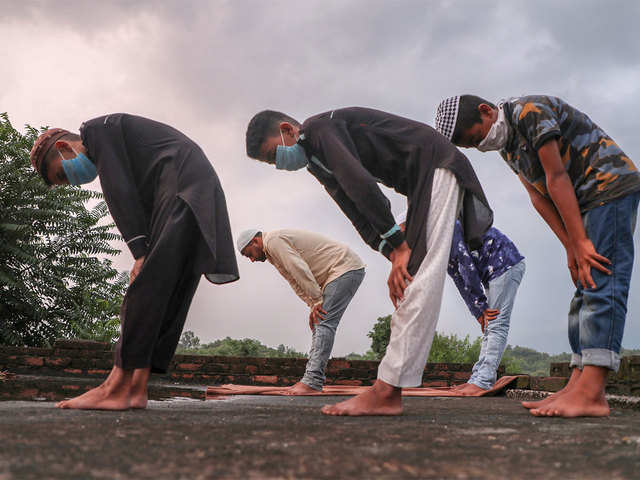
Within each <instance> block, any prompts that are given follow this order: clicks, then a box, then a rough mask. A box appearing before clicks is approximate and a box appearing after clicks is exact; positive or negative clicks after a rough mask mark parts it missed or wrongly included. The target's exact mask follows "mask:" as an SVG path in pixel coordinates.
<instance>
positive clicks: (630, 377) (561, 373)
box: [550, 355, 640, 396]
mask: <svg viewBox="0 0 640 480" xmlns="http://www.w3.org/2000/svg"><path fill="white" fill-rule="evenodd" d="M550 374H551V376H552V377H567V378H568V377H569V375H571V369H570V368H569V363H566V362H563V363H552V364H551V368H550ZM607 393H610V394H614V395H633V396H640V355H632V356H629V357H623V358H622V359H621V360H620V368H619V369H618V371H617V372H615V373H614V372H611V373H610V374H609V378H608V380H607Z"/></svg>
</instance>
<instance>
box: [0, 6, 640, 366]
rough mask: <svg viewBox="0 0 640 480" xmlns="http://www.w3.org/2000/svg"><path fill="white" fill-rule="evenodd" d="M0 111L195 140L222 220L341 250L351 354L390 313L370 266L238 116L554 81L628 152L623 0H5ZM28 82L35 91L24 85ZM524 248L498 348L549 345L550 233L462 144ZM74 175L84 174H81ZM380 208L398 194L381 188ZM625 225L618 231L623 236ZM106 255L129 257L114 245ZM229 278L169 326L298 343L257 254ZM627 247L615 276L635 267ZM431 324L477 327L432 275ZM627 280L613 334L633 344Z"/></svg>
mask: <svg viewBox="0 0 640 480" xmlns="http://www.w3.org/2000/svg"><path fill="white" fill-rule="evenodd" d="M0 4H1V5H0V6H2V11H3V15H2V17H0V40H1V41H2V44H3V46H4V49H5V53H6V56H7V58H6V59H5V60H4V61H3V62H2V64H0V76H1V78H3V84H4V87H3V89H2V90H0V105H2V107H0V110H2V111H4V110H6V111H7V112H8V113H9V115H10V118H11V119H12V120H13V121H14V123H15V124H17V125H19V124H22V123H29V124H32V125H52V126H62V127H66V128H77V127H78V126H79V125H80V123H81V122H82V121H84V120H86V119H88V118H92V117H94V116H97V115H101V114H105V113H109V112H114V111H127V112H130V113H135V114H139V115H143V116H147V117H151V118H154V119H157V120H160V121H164V122H166V123H169V124H171V125H173V126H175V127H177V128H178V129H180V130H182V131H183V132H185V133H186V134H187V135H189V136H191V137H192V138H193V139H194V140H196V141H197V142H198V143H199V144H200V145H201V146H202V147H203V149H204V151H205V152H206V153H207V155H208V157H209V159H210V160H211V162H212V164H213V165H214V167H215V169H216V171H217V172H218V174H219V175H220V177H221V180H222V183H223V186H224V188H225V191H226V195H227V202H228V206H229V211H230V216H231V223H232V228H233V231H234V233H237V232H240V231H241V230H243V229H245V228H249V227H254V226H255V227H258V228H261V229H264V230H269V229H276V228H281V227H295V228H304V229H308V230H313V231H318V232H321V233H324V234H326V235H328V236H330V237H333V238H335V239H337V240H340V241H343V242H346V243H348V244H349V245H351V246H352V247H353V248H354V249H355V250H356V251H357V252H358V253H359V254H360V255H361V256H362V258H363V259H364V260H365V262H366V263H367V277H366V278H365V281H364V283H363V285H362V287H361V288H360V290H359V292H358V294H357V295H356V297H355V298H354V300H353V302H352V304H351V306H350V307H349V309H348V310H347V313H346V314H345V317H344V319H343V321H342V323H341V326H340V329H339V334H338V337H337V339H336V346H335V349H334V355H342V354H346V353H349V352H351V351H356V352H362V351H364V350H366V349H367V348H368V346H369V339H368V338H367V337H366V333H367V332H368V331H369V330H370V328H371V326H372V325H373V323H374V322H375V319H376V317H378V316H382V315H386V314H388V313H391V311H392V306H391V303H390V301H389V300H388V298H387V291H386V277H387V275H388V270H389V264H388V262H387V261H386V260H385V259H384V258H382V257H381V256H380V255H378V254H377V253H376V252H373V251H371V250H369V249H368V247H367V246H366V245H365V244H364V243H363V242H362V241H361V240H360V238H359V237H358V236H357V234H356V233H355V230H354V229H353V227H352V226H351V224H350V223H349V221H348V220H347V219H346V218H345V217H344V216H343V215H342V214H341V213H340V211H339V209H338V208H337V206H336V205H335V204H334V203H333V201H332V200H331V199H330V197H329V196H328V195H327V194H326V192H324V190H323V189H322V188H321V186H320V185H319V184H318V183H317V181H316V180H315V179H313V178H312V177H311V176H310V175H308V174H306V172H296V173H282V172H276V171H275V170H274V169H272V168H269V167H267V166H265V165H262V164H259V163H257V162H254V161H252V160H249V159H247V158H246V155H245V150H244V135H245V129H246V125H247V123H248V121H249V119H250V118H251V116H252V115H253V114H254V113H256V112H258V111H260V110H262V109H265V108H272V109H278V110H282V111H285V112H287V113H289V114H291V115H293V116H294V117H296V118H298V119H299V120H301V121H302V120H304V119H305V118H307V117H309V116H311V115H313V114H316V113H319V112H322V111H326V110H331V109H334V108H337V107H342V106H352V105H362V106H369V107H374V108H379V109H382V110H387V111H390V112H393V113H396V114H400V115H404V116H407V117H411V118H414V119H417V120H421V121H424V122H427V123H432V122H433V117H434V113H435V108H436V106H437V104H438V103H439V101H440V100H441V99H442V98H444V97H446V96H450V95H455V94H460V93H474V94H478V95H480V96H483V97H485V98H487V99H490V100H494V101H496V100H499V99H500V98H505V97H510V96H518V95H522V94H531V93H543V94H551V95H557V96H560V97H562V98H564V99H565V100H567V101H569V102H570V103H572V104H573V105H575V106H576V107H578V108H579V109H581V110H583V111H585V112H586V113H587V114H589V115H590V116H591V117H592V118H594V119H595V121H596V122H597V123H599V124H600V125H601V126H602V127H603V128H604V129H605V130H606V131H607V132H608V133H609V134H610V135H611V136H612V137H613V138H614V139H615V140H616V141H617V142H618V143H619V144H620V145H621V146H622V148H623V149H624V150H625V152H626V153H627V154H628V155H629V156H630V157H631V158H632V159H634V160H635V162H636V165H638V164H639V163H640V138H639V137H638V136H637V134H636V132H637V128H638V120H637V118H636V117H635V113H634V112H637V111H638V109H639V107H640V95H639V93H640V92H639V89H640V63H639V60H638V59H639V58H640V55H639V54H640V51H639V50H640V42H638V41H637V26H636V23H637V19H638V18H639V17H640V4H639V3H637V2H625V1H609V2H601V1H592V0H588V1H584V0H581V1H577V0H576V1H561V2H558V1H540V2H530V1H521V0H517V1H507V0H504V1H497V2H496V1H471V0H469V1H409V0H404V1H402V0H401V1H381V0H353V1H337V0H333V1H328V0H308V1H305V2H293V1H283V0H282V1H281V0H277V1H276V0H274V1H257V0H254V1H248V0H230V1H204V0H202V1H196V0H192V1H172V2H169V1H151V0H149V1H136V2H130V1H124V0H123V1H103V2H85V1H81V0H77V1H70V0H69V1H62V0H60V1H56V2H51V1H45V0H42V1H22V2H18V1H9V0H5V1H2V2H0ZM44 87H46V88H44ZM464 153H465V154H467V155H468V156H469V158H470V159H471V161H472V163H473V165H474V167H475V168H476V171H477V173H478V176H479V178H480V180H481V181H482V183H483V186H484V188H485V191H486V193H487V196H488V198H489V200H490V202H491V204H492V206H493V208H494V210H495V213H496V226H497V227H498V228H500V229H501V230H503V231H504V232H505V233H507V234H508V235H509V236H510V237H511V238H512V239H513V240H514V242H515V243H516V244H517V245H518V247H519V248H520V250H521V251H522V252H523V254H524V255H525V257H526V261H527V274H526V275H525V279H524V281H523V283H522V286H521V289H520V293H519V296H518V299H517V301H516V306H515V309H514V313H513V316H512V329H511V333H510V338H509V342H510V343H511V344H519V345H525V346H531V347H534V348H537V349H540V350H545V351H550V352H558V351H563V350H564V351H567V350H568V349H569V346H568V342H567V334H566V330H567V318H566V317H567V310H568V305H569V300H570V298H571V296H572V286H571V284H570V279H569V275H568V272H567V271H566V268H565V266H564V265H565V263H566V259H565V255H564V252H563V249H562V248H561V245H560V244H559V242H558V241H557V240H556V239H555V238H554V237H553V234H552V233H551V232H550V230H549V229H548V227H547V226H546V225H545V224H544V222H543V221H542V220H541V219H540V218H539V217H538V216H537V214H536V213H535V212H534V210H533V208H532V207H531V206H530V204H529V200H528V197H527V195H526V193H525V191H524V189H523V188H522V186H521V185H520V183H519V182H518V180H517V178H516V177H515V176H514V175H513V174H512V173H511V171H510V170H509V169H508V167H507V166H506V165H505V164H504V162H503V161H502V160H501V159H500V158H499V156H498V155H497V154H495V153H493V154H481V153H479V152H476V151H464ZM91 187H92V188H99V185H98V184H97V183H95V184H92V185H91ZM383 190H384V192H385V193H386V194H388V195H389V198H390V199H391V202H392V206H393V210H394V212H395V213H399V212H400V211H401V210H403V209H404V207H405V203H406V202H405V199H404V198H403V197H400V196H399V195H397V194H395V193H394V192H392V191H390V190H388V189H384V188H383ZM636 237H637V235H636ZM120 248H122V249H123V253H122V254H121V255H120V256H119V257H118V258H117V260H116V262H117V265H118V266H119V267H120V268H121V269H128V268H130V265H131V262H132V259H131V257H130V255H129V253H128V252H127V251H126V247H125V246H124V245H123V244H122V245H120ZM238 262H239V264H240V273H241V281H240V282H237V283H235V284H232V285H229V286H224V287H214V286H212V285H209V284H207V283H206V282H202V283H201V285H200V288H199V290H198V293H197V294H196V297H195V299H194V303H193V305H192V308H191V312H190V314H189V318H188V320H187V326H186V328H187V329H191V330H194V331H195V332H196V334H198V336H200V338H201V339H202V340H203V341H210V340H213V339H215V338H220V337H224V336H227V335H230V336H232V337H236V338H243V337H252V338H258V339H260V340H261V341H263V342H265V343H267V344H270V345H276V344H279V343H284V344H288V345H291V346H294V347H296V348H298V349H306V348H308V346H309V344H310V335H309V333H308V327H307V326H306V324H307V322H306V316H307V310H306V306H305V305H304V304H303V303H302V302H300V301H299V300H298V299H297V297H296V296H295V295H294V294H293V292H292V291H291V290H290V288H289V286H288V285H287V284H286V282H285V281H284V280H282V279H281V278H280V277H279V275H278V273H277V272H276V270H275V269H274V268H273V267H271V266H270V265H269V264H260V265H256V264H250V263H249V262H248V261H247V260H246V259H244V258H239V259H238ZM638 263H640V262H639V261H637V260H636V265H635V267H636V268H635V274H636V277H637V276H638ZM446 285H447V286H446V289H445V297H444V300H443V304H442V310H441V318H440V323H439V326H438V329H439V331H441V332H446V333H457V334H459V335H465V334H470V335H472V336H475V335H477V334H479V329H478V327H477V324H476V322H475V320H474V319H473V318H471V316H470V315H469V313H468V312H467V311H466V308H465V306H464V303H463V302H462V300H461V299H460V298H459V296H458V294H457V291H456V290H455V288H454V287H453V284H452V282H450V281H447V283H446ZM637 291H638V279H637V278H635V279H634V282H633V284H632V289H631V295H630V305H629V315H628V319H627V328H626V335H625V340H624V345H625V346H627V347H634V346H635V347H637V346H638V345H640V325H639V323H640V300H639V299H637V298H636V297H638V295H637V294H635V293H636V292H637Z"/></svg>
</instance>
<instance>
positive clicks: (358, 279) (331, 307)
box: [302, 268, 364, 390]
mask: <svg viewBox="0 0 640 480" xmlns="http://www.w3.org/2000/svg"><path fill="white" fill-rule="evenodd" d="M363 278H364V268H361V269H359V270H351V271H349V272H346V273H343V274H342V275H340V276H339V277H338V278H336V279H335V280H333V281H332V282H329V283H328V284H327V286H326V287H324V293H323V295H322V299H323V300H322V308H323V309H324V310H325V311H326V312H327V314H326V315H325V316H324V319H323V320H320V322H319V323H318V324H317V325H316V327H315V328H314V329H313V339H312V341H311V351H310V352H309V360H308V361H307V369H306V371H305V372H304V377H302V383H304V384H305V385H307V386H309V387H311V388H313V389H315V390H322V386H323V385H324V380H325V375H324V370H325V368H326V367H327V362H328V361H329V355H331V350H332V349H333V341H334V339H335V336H336V329H337V328H338V324H339V323H340V319H341V318H342V315H343V314H344V311H345V310H346V309H347V306H349V302H351V299H352V298H353V296H354V295H355V294H356V291H358V287H359V286H360V284H361V283H362V279H363Z"/></svg>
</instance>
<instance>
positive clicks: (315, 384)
mask: <svg viewBox="0 0 640 480" xmlns="http://www.w3.org/2000/svg"><path fill="white" fill-rule="evenodd" d="M300 381H301V382H302V383H304V384H305V385H306V386H307V387H311V388H313V389H314V390H318V391H320V390H322V383H321V382H314V381H313V380H309V379H308V378H307V377H303V378H302V380H300Z"/></svg>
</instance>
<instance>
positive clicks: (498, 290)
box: [447, 221, 525, 395]
mask: <svg viewBox="0 0 640 480" xmlns="http://www.w3.org/2000/svg"><path fill="white" fill-rule="evenodd" d="M524 271H525V264H524V257H523V256H522V255H521V254H520V252H519V251H518V249H517V248H516V246H515V245H514V244H513V242H512V241H511V240H509V238H507V236H506V235H504V234H503V233H502V232H500V230H498V229H497V228H495V227H491V228H490V229H489V230H488V231H487V233H485V235H484V236H483V237H482V246H481V247H480V248H479V249H478V250H470V249H469V247H468V246H467V244H466V243H465V241H464V234H463V231H462V226H461V224H460V222H459V221H458V222H456V225H455V228H454V231H453V241H452V242H451V254H450V256H449V265H448V268H447V272H448V273H449V276H451V278H452V279H453V281H454V283H455V284H456V287H458V291H459V292H460V295H461V296H462V298H463V300H464V302H465V303H466V304H467V307H468V308H469V311H470V312H471V314H472V315H473V316H474V318H476V319H477V320H478V323H480V328H481V329H482V333H483V336H482V347H481V349H480V357H479V359H478V361H477V362H476V363H475V365H474V366H473V373H472V374H471V378H470V379H469V381H468V382H467V383H465V384H463V385H460V386H459V387H457V389H458V391H459V392H461V393H463V394H466V395H473V394H476V393H478V392H479V391H481V390H489V389H490V388H491V387H492V386H493V384H494V383H495V382H496V372H497V369H498V366H499V365H500V360H501V359H502V354H503V353H504V349H505V347H506V345H507V336H508V334H509V323H510V319H511V310H512V309H513V303H514V301H515V296H516V293H517V291H518V287H519V285H520V282H521V280H522V276H523V275H524Z"/></svg>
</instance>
